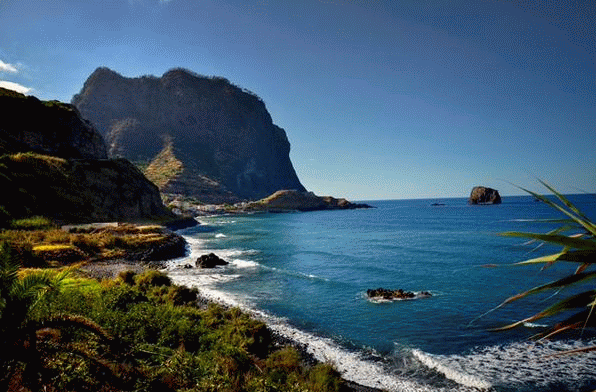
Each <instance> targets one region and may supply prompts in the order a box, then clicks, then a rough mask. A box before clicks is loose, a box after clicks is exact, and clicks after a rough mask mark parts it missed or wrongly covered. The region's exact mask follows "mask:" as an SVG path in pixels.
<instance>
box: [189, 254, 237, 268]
mask: <svg viewBox="0 0 596 392" xmlns="http://www.w3.org/2000/svg"><path fill="white" fill-rule="evenodd" d="M228 264H230V263H228V262H227V261H225V260H224V259H221V258H219V257H218V256H217V255H216V254H215V253H209V254H208V255H202V256H200V257H199V258H198V259H197V261H196V262H195V265H196V266H197V267H198V268H215V267H217V266H218V265H228Z"/></svg>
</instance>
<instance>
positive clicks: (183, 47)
mask: <svg viewBox="0 0 596 392" xmlns="http://www.w3.org/2000/svg"><path fill="white" fill-rule="evenodd" d="M595 4H596V3H595V2H589V1H583V0H582V1H576V0H567V1H566V2H563V1H550V0H549V1H531V0H526V1H522V0H519V1H512V0H509V1H508V0H501V1H496V0H463V1H458V0H449V1H447V0H431V1H428V0H415V1H414V0H412V1H410V0H404V1H400V0H387V1H384V0H366V1H359V0H277V1H273V0H271V1H266V0H263V1H250V0H220V1H210V0H169V1H164V0H161V1H160V0H103V1H95V0H52V1H49V0H0V87H6V88H11V89H15V90H17V91H21V92H24V93H26V94H28V95H35V96H37V97H38V98H40V99H44V100H48V99H57V100H60V101H65V102H70V101H71V99H72V97H73V95H74V94H76V93H78V92H79V91H80V90H81V88H82V86H83V83H84V82H85V80H86V79H87V77H88V76H89V75H90V74H91V73H92V72H93V71H94V70H95V69H96V68H97V67H100V66H106V67H109V68H111V69H113V70H114V71H116V72H118V73H120V74H121V75H123V76H127V77H137V76H142V75H155V76H161V75H162V74H163V73H165V72H167V71H168V70H169V69H171V68H176V67H183V68H187V69H189V70H191V71H193V72H196V73H198V74H203V75H216V76H222V77H225V78H227V79H229V80H230V81H231V82H232V83H234V84H235V85H237V86H239V87H242V88H246V89H248V90H250V91H253V92H254V93H256V94H257V95H258V96H260V97H261V98H262V99H263V101H264V102H265V104H266V106H267V109H268V110H269V112H270V113H271V116H272V118H273V122H274V123H275V124H276V125H278V126H280V127H282V128H284V129H285V131H286V133H287V135H288V139H289V140H290V143H291V146H292V147H291V153H290V158H291V160H292V162H293V164H294V168H295V169H296V172H297V174H298V177H299V178H300V180H301V181H302V183H303V184H304V186H305V187H306V188H307V189H309V190H312V191H314V192H315V193H316V194H319V195H333V196H337V197H346V198H348V199H350V200H377V199H411V198H447V197H467V196H468V195H469V193H470V191H471V189H472V187H473V186H476V185H483V186H489V187H492V188H496V189H498V190H499V191H500V193H501V195H502V196H507V195H516V194H523V192H522V191H520V190H519V189H518V188H517V187H516V186H514V185H517V186H521V187H525V188H529V189H532V190H536V191H539V192H541V193H542V192H543V191H544V192H546V190H545V189H544V188H542V187H541V186H540V185H539V183H538V181H537V179H542V180H545V181H547V182H548V183H550V184H551V185H553V186H554V187H555V188H557V189H558V190H559V191H561V192H564V193H582V192H589V193H596V62H595V58H596V5H595ZM5 115H7V114H6V113H1V108H0V121H1V118H2V117H3V116H5Z"/></svg>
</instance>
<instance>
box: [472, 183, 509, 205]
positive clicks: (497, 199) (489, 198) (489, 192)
mask: <svg viewBox="0 0 596 392" xmlns="http://www.w3.org/2000/svg"><path fill="white" fill-rule="evenodd" d="M468 203H469V204H501V195H499V191H498V190H496V189H492V188H488V187H485V186H475V187H474V188H472V192H471V193H470V198H469V199H468Z"/></svg>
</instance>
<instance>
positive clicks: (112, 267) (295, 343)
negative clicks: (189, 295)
mask: <svg viewBox="0 0 596 392" xmlns="http://www.w3.org/2000/svg"><path fill="white" fill-rule="evenodd" d="M167 263H168V260H164V261H161V262H152V263H139V262H136V261H130V260H125V259H115V260H106V261H97V262H91V263H88V264H86V265H84V266H81V267H80V269H81V271H83V272H84V274H85V275H86V276H88V277H90V278H93V279H98V280H101V279H115V278H116V277H117V276H118V274H119V273H120V272H123V271H127V270H131V271H133V272H135V273H141V272H143V271H145V270H147V269H158V270H161V271H164V272H166V273H167V272H168V270H167V268H166V267H167ZM170 278H172V276H170ZM173 283H174V284H176V285H181V286H186V285H184V284H180V283H178V282H176V280H175V279H173ZM186 287H189V286H186ZM196 288H197V289H198V290H199V293H198V295H197V300H196V303H197V305H198V306H199V307H200V308H206V307H207V306H209V304H211V303H213V304H217V305H220V306H222V307H224V308H232V307H234V305H232V304H230V303H228V302H226V301H225V300H223V299H221V298H216V297H215V296H214V295H209V294H208V293H206V291H205V289H204V288H201V287H196ZM241 310H242V311H243V312H245V313H247V314H248V315H249V316H250V317H252V318H255V319H257V320H259V321H262V322H264V323H265V324H266V325H267V328H268V329H269V330H270V332H271V335H272V338H273V341H274V344H275V345H276V346H278V347H283V346H291V347H293V348H294V349H296V350H297V351H298V352H299V353H300V355H301V358H302V361H303V363H304V364H305V365H306V366H312V365H315V364H318V363H325V362H326V361H324V360H320V359H317V358H316V356H315V354H314V353H313V352H311V351H309V347H308V344H305V343H303V342H301V341H299V340H296V339H293V338H292V337H290V336H288V334H284V333H283V332H281V331H280V330H279V328H275V326H274V325H272V324H271V323H270V321H271V320H268V319H267V317H265V316H264V315H262V314H259V313H258V312H257V311H254V310H251V309H246V308H243V307H241ZM342 379H343V380H344V382H345V386H346V389H347V390H348V391H352V392H383V391H384V389H379V388H373V387H370V386H366V385H362V384H359V383H356V382H354V381H351V380H349V379H346V378H345V377H343V375H342Z"/></svg>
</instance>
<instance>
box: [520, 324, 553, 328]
mask: <svg viewBox="0 0 596 392" xmlns="http://www.w3.org/2000/svg"><path fill="white" fill-rule="evenodd" d="M522 325H523V326H524V327H526V328H547V327H548V325H546V324H537V323H523V324H522Z"/></svg>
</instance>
